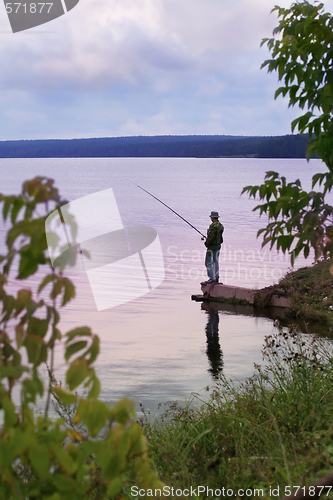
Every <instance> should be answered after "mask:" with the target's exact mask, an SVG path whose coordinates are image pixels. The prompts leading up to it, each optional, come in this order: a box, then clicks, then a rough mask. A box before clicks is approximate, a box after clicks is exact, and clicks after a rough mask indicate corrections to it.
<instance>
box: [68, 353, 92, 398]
mask: <svg viewBox="0 0 333 500" xmlns="http://www.w3.org/2000/svg"><path fill="white" fill-rule="evenodd" d="M88 376H89V369H88V366H87V362H86V361H85V360H84V359H76V360H75V361H73V362H72V363H71V365H70V367H69V369H68V370H67V373H66V383H67V385H68V387H69V389H70V390H71V391H72V390H74V389H76V388H77V387H78V386H79V385H80V384H82V382H84V380H85V379H86V378H87V377H88Z"/></svg>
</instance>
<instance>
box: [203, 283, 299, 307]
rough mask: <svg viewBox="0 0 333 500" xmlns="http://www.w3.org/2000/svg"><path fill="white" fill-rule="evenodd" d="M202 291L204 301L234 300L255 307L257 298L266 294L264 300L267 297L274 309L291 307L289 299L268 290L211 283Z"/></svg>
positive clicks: (204, 285)
mask: <svg viewBox="0 0 333 500" xmlns="http://www.w3.org/2000/svg"><path fill="white" fill-rule="evenodd" d="M201 291H202V293H203V300H209V298H213V299H220V300H222V301H223V300H230V299H231V300H232V299H234V300H235V301H246V302H247V303H249V304H251V305H253V304H254V303H255V297H256V295H258V294H260V293H261V294H262V295H263V294H264V295H263V299H265V297H266V296H267V298H268V300H267V302H268V303H267V304H266V305H268V304H269V305H271V306H274V307H290V302H289V299H288V298H287V297H279V296H278V295H276V294H274V293H273V294H268V293H267V290H265V291H264V290H253V289H252V288H242V287H239V286H230V285H222V283H210V284H203V285H201Z"/></svg>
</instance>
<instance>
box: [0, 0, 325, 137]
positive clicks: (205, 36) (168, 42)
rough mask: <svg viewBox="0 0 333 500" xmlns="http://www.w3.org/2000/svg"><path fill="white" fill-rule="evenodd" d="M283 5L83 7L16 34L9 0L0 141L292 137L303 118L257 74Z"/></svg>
mask: <svg viewBox="0 0 333 500" xmlns="http://www.w3.org/2000/svg"><path fill="white" fill-rule="evenodd" d="M276 3H278V4H279V5H280V6H285V7H288V6H289V5H290V2H288V1H286V0H281V1H280V2H279V1H278V0H276V1H274V0H232V1H230V0H228V1H227V0H80V2H79V3H78V4H77V5H76V7H74V8H73V9H72V10H71V11H69V12H67V13H66V14H65V15H63V16H61V17H59V18H58V19H55V20H53V21H51V22H49V23H47V24H44V25H41V26H38V27H36V28H31V29H29V30H26V31H22V32H18V33H12V31H11V27H10V24H9V20H8V17H7V13H6V10H5V6H4V5H0V61H1V63H2V64H1V67H2V71H1V74H0V116H1V119H0V140H12V139H49V138H59V139H62V138H64V139H71V138H83V137H113V136H133V135H191V134H200V135H201V134H204V135H207V134H208V135H211V134H226V135H247V136H251V135H252V136H253V135H284V134H289V133H291V129H290V123H291V121H292V120H293V119H294V118H295V117H296V116H297V115H298V114H299V111H298V110H297V109H288V103H287V100H286V99H283V98H282V97H280V98H278V99H277V100H276V101H275V100H274V92H275V90H276V88H277V87H278V80H277V76H276V75H275V74H268V73H267V70H266V68H265V69H262V70H260V66H261V64H262V62H263V61H264V60H265V59H267V58H268V57H269V53H268V51H267V49H266V47H261V48H260V42H261V39H262V38H264V37H270V36H271V34H272V30H273V29H274V27H275V26H276V25H277V16H276V13H273V14H271V13H270V12H271V9H272V8H273V7H274V5H275V4H276ZM324 4H325V9H326V10H328V11H329V12H333V0H327V2H324Z"/></svg>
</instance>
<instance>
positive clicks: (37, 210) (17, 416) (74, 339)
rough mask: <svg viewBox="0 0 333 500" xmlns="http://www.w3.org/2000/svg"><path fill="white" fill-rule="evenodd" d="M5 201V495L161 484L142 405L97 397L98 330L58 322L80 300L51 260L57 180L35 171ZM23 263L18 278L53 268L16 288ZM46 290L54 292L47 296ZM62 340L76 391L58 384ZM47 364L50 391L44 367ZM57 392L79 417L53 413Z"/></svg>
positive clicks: (0, 373)
mask: <svg viewBox="0 0 333 500" xmlns="http://www.w3.org/2000/svg"><path fill="white" fill-rule="evenodd" d="M0 203H1V205H2V213H3V219H4V221H7V223H9V226H10V227H9V229H8V232H7V236H6V246H7V252H6V254H5V255H2V256H1V257H0V262H2V265H3V269H2V272H1V274H0V301H1V319H0V418H1V423H2V425H1V430H0V499H1V500H10V499H29V500H32V499H38V500H40V499H41V498H43V499H49V500H66V499H69V500H75V499H78V500H82V499H90V498H91V499H96V498H98V499H107V498H118V497H119V498H120V497H127V496H128V497H129V496H130V495H129V493H128V492H127V491H128V490H127V488H128V487H129V486H130V485H132V484H135V485H138V486H140V487H143V488H148V487H150V488H155V487H156V488H159V487H161V483H160V481H159V479H158V476H157V474H156V473H155V472H154V471H153V470H152V468H151V463H150V459H149V458H148V454H147V442H146V439H145V437H144V435H143V433H142V430H141V427H140V426H139V425H138V424H137V423H136V422H135V418H134V417H135V412H134V403H133V402H131V401H128V400H126V399H123V400H121V401H119V403H118V404H116V405H115V406H114V407H112V408H111V407H109V406H108V405H106V404H105V403H104V402H102V401H100V400H99V399H98V396H99V393H100V382H99V379H98V377H97V376H96V373H95V369H94V362H95V360H96V358H97V356H98V353H99V338H98V336H97V335H95V334H93V333H92V332H91V330H90V329H89V328H88V327H86V326H82V327H79V328H76V329H74V330H71V331H69V332H67V333H66V334H65V335H62V333H61V332H60V330H59V328H58V324H59V320H60V314H59V310H60V309H61V308H62V307H64V306H65V305H66V304H67V303H68V302H69V301H70V300H72V299H73V298H74V296H75V289H74V286H73V284H72V282H71V281H70V280H69V279H68V278H66V277H65V276H64V275H63V274H62V273H61V272H59V271H57V270H54V269H53V268H52V266H51V263H50V260H49V258H48V255H47V243H46V237H45V219H46V217H47V215H48V209H49V207H51V206H52V208H53V209H56V208H57V207H60V206H61V205H62V204H64V203H65V200H62V199H61V198H60V196H59V193H58V190H57V189H56V188H55V187H54V183H53V181H52V180H51V179H46V178H43V177H36V178H35V179H33V180H31V181H27V182H25V183H24V184H23V189H22V193H21V194H20V195H18V196H4V195H0ZM42 213H45V215H41V214H42ZM72 232H73V234H75V222H74V221H73V226H72ZM54 237H55V241H56V235H54ZM15 268H18V274H17V276H16V280H22V281H23V280H24V279H26V278H28V277H29V276H32V275H34V274H35V273H36V272H37V271H38V270H39V269H46V270H48V271H47V272H48V274H47V273H46V274H45V272H44V277H43V279H42V281H41V283H40V284H39V286H38V287H37V290H36V292H35V291H31V290H30V289H28V288H21V289H20V290H19V291H18V292H17V293H16V294H12V295H11V294H9V293H8V283H9V279H12V274H13V272H14V271H15ZM9 277H10V278H9ZM42 292H43V296H44V295H45V294H46V292H47V294H46V295H47V298H43V299H42V298H41V294H42ZM61 339H64V341H65V361H66V363H67V370H66V387H67V389H64V388H63V387H62V386H61V385H53V384H52V380H53V364H54V349H55V344H56V342H57V341H59V340H61ZM45 363H47V364H48V367H49V371H50V380H49V384H48V387H47V389H44V381H43V379H42V378H41V374H40V372H41V367H42V366H43V365H44V364H45ZM79 387H84V388H85V390H86V392H87V396H86V397H85V398H83V397H79V396H77V394H76V392H74V391H75V390H76V389H77V388H79ZM52 395H53V396H54V397H55V398H56V400H57V401H58V403H59V404H61V405H72V404H75V405H76V410H75V414H74V417H73V425H66V421H65V420H64V419H58V420H55V421H54V420H51V419H50V417H49V406H50V401H51V398H52ZM38 398H44V399H43V401H44V400H45V411H44V415H43V416H36V414H35V410H34V408H35V405H36V402H37V400H38ZM77 425H79V427H77Z"/></svg>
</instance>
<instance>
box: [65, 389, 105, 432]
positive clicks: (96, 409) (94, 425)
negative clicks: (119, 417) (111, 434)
mask: <svg viewBox="0 0 333 500" xmlns="http://www.w3.org/2000/svg"><path fill="white" fill-rule="evenodd" d="M109 416H110V410H109V408H108V407H107V405H106V404H105V403H103V402H102V401H99V400H98V399H95V398H89V399H87V400H81V401H80V402H79V404H78V407H77V411H76V415H75V417H74V423H76V424H77V423H80V422H82V423H83V424H84V425H85V426H86V427H87V428H88V431H89V433H90V434H91V435H92V436H96V435H97V434H98V433H99V432H100V430H101V429H102V428H103V427H104V426H105V425H106V422H107V420H108V418H109Z"/></svg>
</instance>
